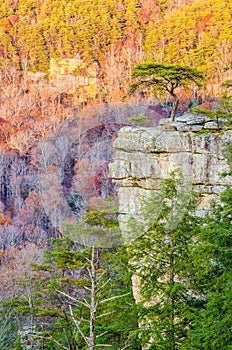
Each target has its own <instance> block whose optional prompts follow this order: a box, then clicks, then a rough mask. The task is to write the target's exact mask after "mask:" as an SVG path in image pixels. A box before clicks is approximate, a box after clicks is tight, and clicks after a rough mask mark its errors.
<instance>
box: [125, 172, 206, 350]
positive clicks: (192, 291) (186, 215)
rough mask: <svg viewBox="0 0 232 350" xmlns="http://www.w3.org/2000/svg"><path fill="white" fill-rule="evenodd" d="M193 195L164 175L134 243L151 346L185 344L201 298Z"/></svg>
mask: <svg viewBox="0 0 232 350" xmlns="http://www.w3.org/2000/svg"><path fill="white" fill-rule="evenodd" d="M193 198H194V197H193ZM193 198H192V199H190V193H189V192H186V193H184V191H181V186H180V184H179V185H178V179H177V178H176V177H175V176H174V175H173V176H172V178H170V179H167V180H165V184H164V188H162V190H160V191H159V193H158V194H155V195H154V196H152V197H151V198H150V199H149V200H148V202H147V203H146V205H145V209H144V213H145V218H146V221H145V222H146V227H147V228H146V230H145V232H144V233H143V234H142V235H141V236H140V237H139V238H137V239H136V240H135V241H134V243H133V244H132V246H131V247H130V252H131V260H130V262H131V265H132V268H134V269H135V274H136V275H138V276H139V280H140V302H139V305H140V325H141V331H140V337H141V339H142V341H143V345H146V346H148V347H149V348H150V349H156V350H174V349H175V350H177V349H182V346H183V345H184V344H185V342H186V340H187V334H188V329H189V328H191V324H192V319H193V317H194V312H195V311H194V310H195V308H196V310H197V308H198V307H199V305H200V304H201V298H200V295H199V293H198V290H197V288H195V286H194V284H193V283H192V278H191V274H192V268H191V265H192V262H191V260H190V256H191V255H190V252H191V249H192V246H193V245H194V244H195V240H196V238H197V237H198V231H199V227H200V221H201V220H200V219H199V218H198V217H196V216H194V215H192V214H191V213H192V212H193V210H194V208H195V200H194V199H193ZM134 228H135V229H136V230H138V227H137V228H136V226H134ZM138 232H139V231H138Z"/></svg>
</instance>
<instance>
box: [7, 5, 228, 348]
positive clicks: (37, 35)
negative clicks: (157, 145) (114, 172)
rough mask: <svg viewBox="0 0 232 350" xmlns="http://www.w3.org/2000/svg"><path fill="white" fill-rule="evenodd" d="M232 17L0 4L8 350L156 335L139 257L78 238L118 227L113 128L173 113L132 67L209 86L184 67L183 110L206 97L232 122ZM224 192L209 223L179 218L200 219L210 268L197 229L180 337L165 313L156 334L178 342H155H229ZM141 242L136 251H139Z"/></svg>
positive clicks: (189, 10)
mask: <svg viewBox="0 0 232 350" xmlns="http://www.w3.org/2000/svg"><path fill="white" fill-rule="evenodd" d="M231 15H232V0H204V1H202V0H70V1H67V0H66V1H65V0H0V280H1V283H0V349H1V350H8V349H12V350H22V349H38V350H39V349H41V350H42V349H48V350H60V349H66V350H76V349H81V350H86V349H90V350H93V349H95V348H97V347H98V348H100V349H101V348H102V349H103V348H104V349H107V348H109V349H114V350H119V349H120V350H123V349H129V350H141V348H142V346H145V345H146V344H147V342H148V341H149V340H150V339H151V337H150V335H149V334H150V333H149V332H147V331H145V332H144V333H141V332H140V331H141V329H138V324H141V322H142V321H141V320H142V319H143V316H145V317H147V315H148V316H149V317H150V315H149V312H148V311H147V310H146V308H145V309H144V305H143V304H141V305H136V304H135V300H134V298H133V295H132V294H133V293H132V285H131V275H132V274H133V273H135V272H137V271H136V269H135V268H134V267H132V266H128V260H130V259H131V256H130V253H131V252H129V251H128V250H127V249H124V248H121V249H117V248H116V247H114V246H113V247H112V246H111V247H110V248H111V249H103V248H99V249H98V248H92V249H85V248H86V247H83V245H81V244H79V241H78V239H77V238H76V237H77V236H78V234H80V232H81V233H83V232H85V230H87V231H88V230H89V232H87V233H88V235H87V237H88V239H89V237H92V234H93V232H94V233H96V232H97V234H99V232H100V233H102V232H108V230H109V231H110V230H111V229H112V231H113V232H114V233H115V232H116V233H117V234H118V222H117V198H116V196H117V191H116V186H115V184H114V183H113V182H112V181H111V179H109V177H108V170H109V163H110V162H112V160H113V147H112V144H113V141H114V140H115V139H116V137H117V134H118V131H119V129H121V127H123V126H125V125H144V126H157V125H158V123H159V120H160V119H162V118H167V117H168V116H170V114H171V110H172V106H173V96H175V95H170V94H168V93H166V94H164V95H161V94H160V93H159V92H158V93H157V95H152V94H149V93H147V92H146V91H140V92H139V91H135V93H134V94H133V95H130V94H129V90H130V87H131V86H132V83H133V74H132V73H133V70H134V67H135V66H136V64H138V63H142V62H145V61H154V62H158V63H159V64H161V66H162V64H165V67H166V65H172V64H173V65H174V64H175V65H178V66H176V67H177V68H178V67H181V66H184V67H185V66H190V67H192V68H190V69H196V72H199V77H201V80H202V85H200V84H199V85H198V86H197V85H196V84H195V85H194V79H193V80H191V79H190V81H189V80H188V78H187V80H188V84H186V85H188V88H185V86H184V85H185V84H184V83H183V84H182V80H181V79H179V77H178V76H177V84H176V85H175V87H174V89H175V93H176V97H177V99H178V109H177V111H176V112H177V115H179V116H180V115H181V114H183V113H185V112H187V111H188V109H189V108H191V107H196V106H199V107H200V108H207V110H208V117H209V118H211V119H212V118H213V121H215V120H217V113H216V112H215V110H216V111H217V108H218V110H219V111H220V112H219V113H221V114H220V115H223V116H226V117H229V118H231V97H228V96H230V92H231V90H230V89H231V81H232V58H231V51H232V30H231ZM75 64H76V65H75ZM178 69H179V68H178ZM174 71H175V70H174ZM194 72H195V70H194ZM202 77H203V78H202ZM171 78H172V77H171ZM175 79H176V77H175ZM178 79H179V80H178ZM180 81H181V83H180ZM183 81H184V79H183ZM168 83H169V81H168ZM161 90H162V89H161ZM222 96H223V97H226V98H225V100H224V102H223V103H222V104H221V105H220V99H221V97H222ZM221 107H222V109H223V110H221V109H220V108H221ZM199 110H200V109H199ZM206 112H207V111H206ZM215 113H216V114H215ZM223 113H224V114H223ZM206 114H207V113H206ZM211 119H210V121H211ZM219 126H221V125H219V124H218V129H220V128H219ZM208 131H209V130H208ZM219 131H220V130H216V131H215V130H213V132H216V133H217V132H219ZM229 162H230V163H231V158H229ZM132 181H133V179H132ZM174 192H175V191H174ZM222 200H223V201H224V204H222V205H219V207H217V209H216V210H215V212H213V214H212V217H209V218H207V221H206V223H205V225H202V221H201V219H199V220H198V218H195V217H194V218H193V217H191V218H190V221H189V222H188V224H187V223H186V222H183V223H182V225H183V227H184V229H183V232H187V231H188V232H189V230H190V229H191V227H194V230H195V231H194V233H196V234H197V235H199V236H198V239H199V240H202V242H203V243H204V244H205V245H204V244H203V245H202V247H203V248H202V249H203V250H204V247H205V250H204V253H205V255H204V254H203V257H204V256H205V257H206V260H207V262H208V264H206V265H205V268H206V269H207V271H209V274H210V277H209V278H208V277H207V278H205V275H204V271H201V266H200V265H201V264H203V260H204V259H203V258H202V257H199V256H200V255H201V253H202V251H201V249H200V248H201V247H200V248H199V249H197V248H196V249H195V241H194V240H195V236H194V237H193V240H192V241H191V239H190V240H189V241H188V244H189V246H188V247H189V249H190V251H191V253H192V254H193V257H192V262H193V267H192V268H190V267H189V266H187V265H186V266H187V268H189V270H187V271H184V272H183V274H180V276H181V278H182V276H183V279H184V278H189V276H190V275H192V271H193V269H195V270H194V271H195V272H196V275H197V276H198V278H199V279H198V280H197V279H195V280H194V279H191V278H190V282H189V286H190V287H191V288H192V290H194V293H195V292H196V295H197V297H196V299H195V300H194V303H193V305H191V302H192V301H193V300H192V299H191V298H190V299H189V300H188V304H186V305H187V308H188V311H189V309H191V307H192V309H191V310H192V311H191V312H192V313H191V312H189V313H188V314H187V316H186V315H185V310H184V309H183V313H182V314H180V322H182V321H183V322H182V323H181V324H180V329H182V330H183V327H184V332H182V333H179V334H181V341H180V344H178V341H177V343H175V341H174V338H175V337H177V338H178V336H179V335H178V332H179V328H178V327H179V325H178V327H177V328H178V329H177V331H176V329H175V325H174V323H175V322H173V324H172V325H170V324H168V323H165V322H166V321H165V320H166V313H165V312H166V311H165V310H162V313H161V314H160V315H158V316H160V317H161V318H162V317H163V320H162V322H163V321H165V322H164V323H163V325H164V327H163V328H162V327H161V328H162V329H161V333H162V332H166V330H167V329H168V328H169V329H168V331H167V332H169V333H168V334H171V338H172V340H173V343H172V346H170V343H169V341H167V342H166V343H165V342H164V343H162V342H163V339H158V343H157V344H158V345H157V346H158V347H156V345H154V346H155V347H154V349H155V350H178V349H181V350H186V349H191V350H196V349H201V346H202V349H204V350H211V349H212V350H219V349H220V350H221V349H222V350H229V349H230V345H229V342H230V337H228V334H227V331H228V328H229V327H230V320H229V316H228V315H229V313H230V308H231V305H230V302H229V296H230V295H231V292H230V290H229V285H230V283H231V276H230V268H229V257H230V250H229V248H228V247H229V243H230V237H231V235H230V234H228V232H230V230H231V229H230V224H231V203H230V202H231V190H230V189H228V191H227V192H226V193H225V195H224V198H222ZM186 215H187V216H186V217H188V218H189V216H188V215H189V213H186ZM199 222H200V224H199ZM162 224H163V222H162V220H161V221H160V222H159V225H160V226H159V229H160V230H161V231H162ZM72 225H74V226H72ZM188 225H189V226H188ZM191 225H192V226H191ZM194 225H195V226H194ZM201 226H202V230H201ZM221 226H222V227H221ZM213 227H215V230H214V231H212V228H213ZM180 229H181V228H177V231H176V232H177V233H175V234H179V231H178V230H180ZM68 230H70V231H68ZM114 230H115V231H114ZM67 231H68V233H67ZM161 231H160V232H161ZM70 232H72V233H73V236H74V237H72V238H74V241H73V240H71V239H70ZM110 232H111V231H110ZM162 232H163V231H162ZM209 232H213V235H212V236H210V235H209ZM218 232H219V236H220V237H219V238H218ZM227 234H228V235H227ZM67 236H68V238H67ZM209 236H210V237H211V239H208V237H209ZM224 236H225V238H224V239H220V238H221V237H224ZM191 238H192V237H191ZM91 239H92V238H91ZM91 239H90V242H92V241H91ZM88 243H89V242H88ZM140 243H141V242H140V241H139V242H137V243H136V244H140ZM145 243H147V244H148V246H149V249H151V250H152V247H150V245H149V244H150V242H149V239H148V240H147V242H146V241H144V243H143V245H144V251H143V250H142V251H141V254H142V255H143V253H144V254H146V251H147V250H146V249H147V247H146V246H145ZM163 243H164V246H165V239H164V241H162V244H163ZM136 244H135V246H134V248H132V252H133V249H135V251H136V254H138V259H140V258H141V256H139V254H140V253H139V252H138V250H139V249H138V247H137V246H136ZM141 247H142V245H141ZM188 247H187V248H188ZM187 248H186V247H185V249H187ZM211 248H212V249H211ZM142 249H143V247H142ZM165 249H166V248H165V247H164V250H165ZM194 249H195V250H194ZM44 252H45V253H44ZM161 253H162V252H161ZM128 254H129V255H128ZM136 254H135V257H136ZM152 254H153V252H152ZM162 254H163V253H162ZM162 254H161V255H162ZM178 254H179V253H178ZM163 255H165V254H163ZM142 258H144V257H143V256H142ZM181 259H182V258H181ZM181 259H180V260H181ZM184 259H185V257H183V259H182V260H181V261H180V264H182V265H185V264H186V260H184ZM214 259H215V260H214ZM196 261H197V262H196ZM211 261H213V262H214V261H216V263H215V265H214V263H213V264H211V263H210V262H211ZM198 262H199V263H198ZM194 264H195V265H194ZM225 271H226V272H225ZM146 273H148V274H150V275H151V278H153V282H154V280H155V276H153V275H152V272H150V271H148V270H147V271H146ZM181 273H182V272H181ZM186 276H187V277H186ZM161 277H162V276H161ZM217 277H219V284H220V286H219V289H220V291H219V307H220V308H221V310H222V311H221V314H220V315H218V313H217V295H218V294H217V293H218V290H217V288H214V285H215V284H216V282H215V281H216V280H217ZM202 281H203V282H202ZM153 282H152V283H153ZM156 282H157V281H156ZM158 282H159V281H158ZM158 282H157V283H158ZM173 282H176V281H174V280H173ZM146 283H147V282H146ZM146 283H145V282H144V290H145V289H147V291H148V294H149V293H150V295H152V293H153V289H152V287H151V286H152V285H147V284H146ZM156 287H157V285H156ZM190 287H189V288H190ZM184 288H185V287H184ZM144 290H143V292H144ZM224 290H226V296H225V298H224V294H223V291H224ZM169 291H170V290H169ZM169 291H168V292H167V293H169ZM144 293H145V294H144V295H145V298H146V291H145V292H144ZM201 293H203V294H201ZM177 294H178V293H177ZM178 295H181V293H179V294H178ZM199 295H200V297H199V298H201V296H202V295H203V297H202V299H200V300H199V299H198V296H199ZM178 297H179V296H178ZM204 298H205V299H204ZM203 299H204V300H203ZM144 300H145V299H144ZM145 302H149V297H147V299H146V300H145ZM181 305H182V304H181ZM186 305H185V306H186ZM164 307H166V306H165V305H164ZM193 309H194V310H193ZM152 312H153V313H152ZM152 312H151V315H152V317H154V319H153V320H156V318H157V310H152ZM175 312H177V311H176V309H175ZM181 312H182V311H181ZM211 313H212V315H213V316H212V317H213V318H215V320H216V321H215V323H214V320H212V318H211V317H209V315H210V314H211ZM158 314H159V312H158ZM177 314H178V312H177ZM162 315H163V316H162ZM224 315H225V317H224ZM178 317H179V316H178ZM165 327H166V328H165ZM172 327H173V328H172ZM174 329H175V332H176V333H175V332H174V331H173V330H174ZM206 330H207V331H208V330H209V334H210V336H209V338H210V339H208V338H207V337H206V336H205V334H206V333H207V331H206ZM172 331H173V332H172ZM194 332H196V333H194ZM161 333H160V334H161ZM162 334H163V333H162ZM215 334H216V335H215ZM220 334H221V338H220V337H219V335H220ZM152 336H153V337H154V339H155V337H157V334H155V333H154V334H153V335H152ZM158 337H159V334H158ZM219 338H220V339H219ZM224 338H226V339H227V340H226V343H225V342H224ZM168 339H170V338H168ZM160 344H161V345H160ZM199 344H200V345H199ZM201 344H203V345H201ZM224 344H226V345H225V346H224ZM199 346H200V347H199ZM223 346H224V348H223ZM151 349H153V347H151Z"/></svg>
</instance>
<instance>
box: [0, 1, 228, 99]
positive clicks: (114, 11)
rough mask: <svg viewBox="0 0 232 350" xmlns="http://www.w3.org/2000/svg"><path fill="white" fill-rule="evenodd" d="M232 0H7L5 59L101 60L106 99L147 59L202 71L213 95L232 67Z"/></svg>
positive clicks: (43, 66) (42, 64) (33, 63)
mask: <svg viewBox="0 0 232 350" xmlns="http://www.w3.org/2000/svg"><path fill="white" fill-rule="evenodd" d="M231 12H232V4H231V0H220V1H219V0H218V1H217V0H216V1H214V0H206V1H200V0H199V1H193V0H183V1H170V0H168V1H165V0H164V1H159V0H141V1H139V0H117V1H115V0H91V1H89V0H87V1H80V0H73V1H70V2H66V1H62V0H48V1H47V0H44V1H34V0H26V1H21V0H16V1H9V0H1V2H0V13H1V18H0V57H1V62H2V64H3V63H4V62H5V60H10V62H11V64H14V65H15V66H16V67H17V68H18V69H21V70H29V71H33V72H37V71H43V72H48V70H49V65H50V59H51V58H73V57H79V56H80V57H81V58H82V59H83V60H84V61H85V62H86V63H88V64H90V63H92V62H95V63H97V66H98V77H99V81H100V84H99V88H98V90H99V91H98V99H99V100H100V99H101V98H104V99H106V100H107V101H110V100H112V99H113V100H117V99H119V98H120V97H121V96H122V95H123V94H125V91H126V90H127V87H128V82H129V81H130V71H131V68H132V66H133V65H134V64H135V63H137V62H139V61H140V62H141V61H143V60H145V59H148V58H149V59H154V60H155V61H159V62H168V63H178V64H186V65H190V66H193V67H196V68H200V69H202V70H203V71H204V72H205V74H206V76H207V78H208V79H209V81H208V91H207V92H206V93H205V95H209V96H210V97H212V96H215V95H217V94H218V93H219V85H220V83H222V82H223V80H225V79H228V78H229V77H231V76H230V74H231V73H230V69H231V57H230V52H231V45H232V44H231V43H232V32H231Z"/></svg>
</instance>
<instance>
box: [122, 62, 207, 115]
mask: <svg viewBox="0 0 232 350" xmlns="http://www.w3.org/2000/svg"><path fill="white" fill-rule="evenodd" d="M132 77H133V78H134V80H135V82H134V83H133V84H132V85H131V88H130V91H129V93H130V94H131V93H133V92H134V91H136V90H145V91H150V92H151V93H153V94H155V93H161V94H164V93H168V94H169V95H170V96H171V97H172V98H173V99H174V103H173V106H172V111H171V120H172V121H174V119H175V115H176V112H177V108H178V105H179V98H178V95H177V94H176V90H177V88H179V87H186V86H188V85H189V84H190V83H191V82H193V83H195V84H197V85H198V86H200V85H201V83H200V82H201V80H202V79H203V75H202V74H201V73H200V72H199V71H198V70H197V69H195V68H192V67H185V66H179V65H175V64H164V63H157V62H145V63H139V64H137V65H135V67H134V69H133V71H132Z"/></svg>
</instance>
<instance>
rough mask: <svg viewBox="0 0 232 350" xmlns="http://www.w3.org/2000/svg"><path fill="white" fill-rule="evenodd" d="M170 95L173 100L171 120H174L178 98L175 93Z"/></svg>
mask: <svg viewBox="0 0 232 350" xmlns="http://www.w3.org/2000/svg"><path fill="white" fill-rule="evenodd" d="M172 96H173V97H174V102H173V105H172V111H171V122H174V121H175V116H176V111H177V108H178V106H179V98H178V96H176V95H175V94H172Z"/></svg>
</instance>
